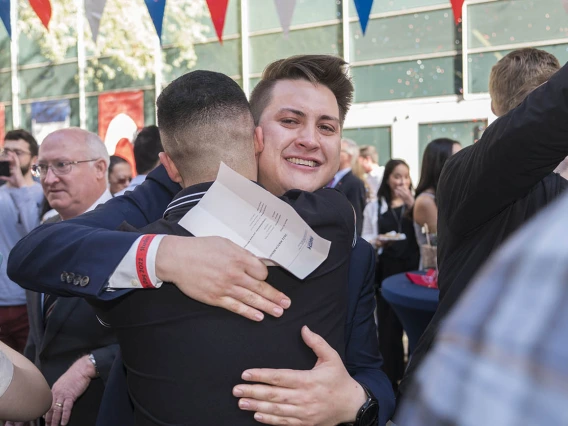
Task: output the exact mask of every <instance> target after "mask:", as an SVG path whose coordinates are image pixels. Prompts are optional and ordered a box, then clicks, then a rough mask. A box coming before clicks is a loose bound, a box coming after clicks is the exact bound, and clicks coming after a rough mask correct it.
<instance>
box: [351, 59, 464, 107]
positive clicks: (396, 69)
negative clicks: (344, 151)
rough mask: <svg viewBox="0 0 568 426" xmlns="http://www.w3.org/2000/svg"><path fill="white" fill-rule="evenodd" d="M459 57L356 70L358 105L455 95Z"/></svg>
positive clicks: (354, 68)
mask: <svg viewBox="0 0 568 426" xmlns="http://www.w3.org/2000/svg"><path fill="white" fill-rule="evenodd" d="M457 59H459V58H455V57H447V58H436V59H424V60H418V61H408V62H397V63H389V64H380V65H372V66H364V67H353V68H352V69H351V75H352V76H353V82H354V84H355V102H370V101H384V100H393V99H404V98H420V97H425V96H444V95H453V94H454V92H455V88H454V87H455V81H454V79H455V78H456V77H457V78H461V75H457V74H456V72H457V73H458V74H461V73H459V71H456V64H457V65H458V66H459V62H460V60H457Z"/></svg>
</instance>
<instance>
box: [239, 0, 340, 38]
mask: <svg viewBox="0 0 568 426" xmlns="http://www.w3.org/2000/svg"><path fill="white" fill-rule="evenodd" d="M340 18H341V2H340V1H334V0H297V1H296V7H295V9H294V15H293V16H292V25H305V24H316V23H319V22H325V21H333V20H334V19H340ZM249 27H250V31H252V32H254V31H263V30H271V29H278V30H280V29H281V27H280V20H279V19H278V12H277V11H276V7H275V6H274V2H273V1H266V0H249Z"/></svg>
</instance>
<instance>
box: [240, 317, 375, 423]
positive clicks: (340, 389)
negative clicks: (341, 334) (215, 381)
mask: <svg viewBox="0 0 568 426" xmlns="http://www.w3.org/2000/svg"><path fill="white" fill-rule="evenodd" d="M302 338H303V339H304V342H305V343H306V345H308V346H309V347H310V348H311V349H312V350H313V351H314V353H315V354H316V355H317V357H318V361H317V363H316V365H315V367H314V368H313V369H311V370H309V371H295V370H273V369H262V368H260V369H253V370H247V371H245V372H244V373H243V375H242V378H243V379H244V380H246V381H249V382H257V383H261V384H254V385H244V384H243V385H238V386H236V387H235V388H234V389H233V395H235V396H236V397H239V398H241V399H239V407H240V408H241V409H242V410H246V411H254V412H255V415H254V418H255V419H256V420H257V421H258V422H260V423H265V424H269V425H284V424H285V425H302V426H308V425H310V426H315V425H318V426H332V425H337V424H338V423H347V422H353V421H355V417H356V415H357V411H358V410H359V408H360V407H361V406H362V405H363V404H364V403H365V401H366V399H367V396H366V393H365V390H364V389H363V388H362V387H361V385H359V383H357V382H356V381H355V380H354V379H353V378H352V377H351V376H350V375H349V373H348V372H347V370H346V369H345V366H344V365H343V362H342V361H341V358H340V357H339V354H338V353H337V352H336V351H335V350H334V349H333V348H332V347H331V346H329V345H328V344H327V342H326V341H325V340H324V339H323V338H322V337H321V336H319V335H317V334H315V333H313V332H312V331H310V330H309V329H308V327H303V328H302Z"/></svg>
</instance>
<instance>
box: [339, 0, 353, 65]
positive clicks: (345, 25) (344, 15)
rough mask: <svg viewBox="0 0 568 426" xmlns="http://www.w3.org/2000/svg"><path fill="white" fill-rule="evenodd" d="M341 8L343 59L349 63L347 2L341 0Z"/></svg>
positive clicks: (349, 41)
mask: <svg viewBox="0 0 568 426" xmlns="http://www.w3.org/2000/svg"><path fill="white" fill-rule="evenodd" d="M341 6H342V12H341V15H342V23H343V25H342V27H343V59H345V61H346V62H351V58H350V56H351V40H350V39H349V30H350V28H349V0H343V1H342V2H341Z"/></svg>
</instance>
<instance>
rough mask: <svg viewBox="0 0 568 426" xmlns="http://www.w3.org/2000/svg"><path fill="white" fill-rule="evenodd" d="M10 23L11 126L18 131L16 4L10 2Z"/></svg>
mask: <svg viewBox="0 0 568 426" xmlns="http://www.w3.org/2000/svg"><path fill="white" fill-rule="evenodd" d="M10 21H11V23H10V24H11V26H12V40H11V41H10V67H11V70H12V125H13V126H14V128H15V129H18V128H19V127H20V125H21V123H20V122H21V118H20V80H19V78H18V56H19V48H18V38H19V31H18V2H17V1H16V0H12V1H11V2H10Z"/></svg>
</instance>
